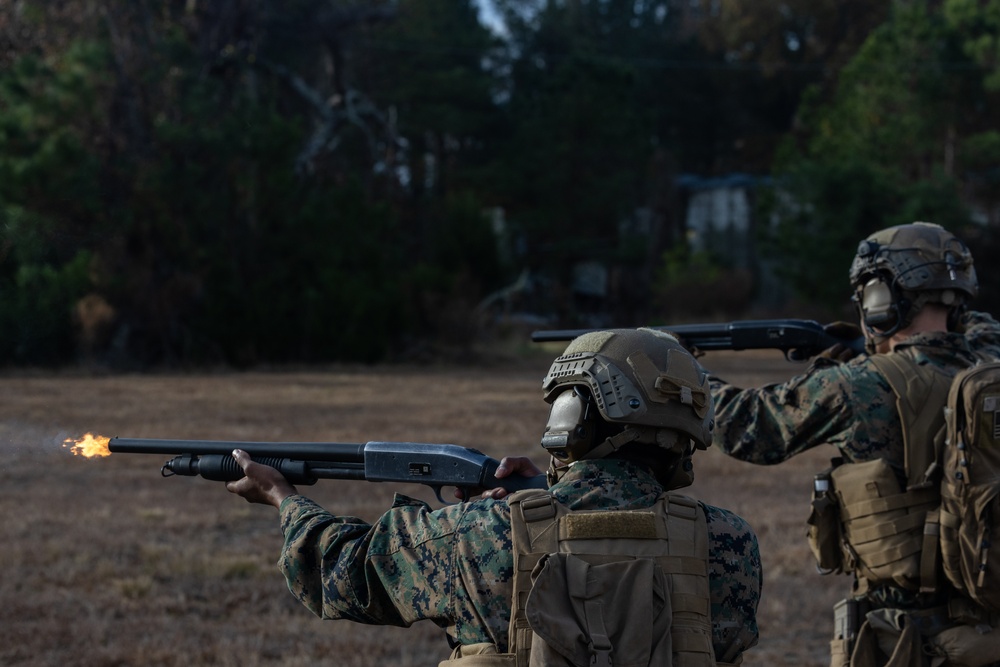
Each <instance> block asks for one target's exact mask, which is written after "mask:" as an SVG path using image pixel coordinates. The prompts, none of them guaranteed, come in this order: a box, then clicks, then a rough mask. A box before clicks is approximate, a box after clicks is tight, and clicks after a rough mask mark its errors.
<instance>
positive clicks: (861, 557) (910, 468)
mask: <svg viewBox="0 0 1000 667" xmlns="http://www.w3.org/2000/svg"><path fill="white" fill-rule="evenodd" d="M870 359H871V362H872V363H873V364H874V365H875V367H876V368H877V369H878V370H879V371H880V372H881V373H882V375H884V376H885V378H886V380H888V382H889V385H890V386H891V387H892V389H893V392H894V393H895V395H896V408H897V410H898V412H899V417H900V421H901V423H902V428H903V451H904V461H903V479H904V480H905V482H904V484H903V485H901V484H900V476H899V474H898V473H897V471H896V470H894V469H893V468H892V467H891V466H890V465H889V464H888V462H886V461H885V460H884V459H874V460H871V461H864V462H862V463H851V464H849V465H843V466H840V467H838V468H836V469H834V470H833V471H832V472H831V473H830V478H831V480H832V483H833V489H834V493H835V494H836V498H837V502H838V505H839V507H840V521H841V528H842V531H843V543H844V561H845V562H844V569H846V570H853V571H854V574H855V575H856V576H857V579H858V582H859V590H858V592H859V593H864V592H866V591H867V590H868V588H869V587H870V586H874V585H880V584H893V585H896V586H899V587H901V588H904V589H907V590H914V591H923V592H931V591H933V590H935V589H936V587H937V584H938V581H937V575H938V570H937V568H938V553H939V549H938V534H939V530H938V528H937V526H938V524H939V516H938V511H937V507H938V505H939V504H940V498H941V494H940V486H939V480H940V463H939V461H940V458H941V446H942V444H943V429H944V410H943V408H944V405H945V402H946V401H947V399H948V392H949V390H950V388H951V381H952V378H953V377H954V375H955V371H954V370H951V371H949V370H946V369H941V368H938V367H936V366H932V365H929V364H923V365H921V364H916V363H914V362H913V361H911V360H910V359H909V358H908V357H906V356H904V355H903V354H897V353H893V354H877V355H873V356H872V357H871V358H870Z"/></svg>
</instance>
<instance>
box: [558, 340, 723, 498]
mask: <svg viewBox="0 0 1000 667" xmlns="http://www.w3.org/2000/svg"><path fill="white" fill-rule="evenodd" d="M542 391H543V392H544V398H545V400H546V402H548V403H551V404H552V409H551V411H550V413H549V422H548V424H547V426H546V429H545V435H544V436H543V437H542V446H543V447H544V448H545V449H546V450H547V451H548V452H549V453H550V454H552V456H553V457H555V458H557V459H560V460H562V461H569V462H571V461H578V460H581V459H593V458H601V457H605V456H609V455H611V454H613V453H614V452H616V451H617V450H618V449H620V448H621V447H623V446H624V445H627V444H630V443H637V444H642V445H650V446H653V447H657V448H659V449H661V450H664V451H662V452H660V453H661V454H666V453H670V454H674V455H676V457H675V458H676V459H677V460H680V459H681V458H683V457H690V454H691V452H692V449H693V448H694V447H697V448H698V449H705V448H706V447H708V445H710V444H711V442H712V428H713V426H714V416H715V413H714V408H713V404H712V396H711V393H710V388H709V383H708V374H707V372H706V371H705V369H704V368H702V367H701V365H700V364H699V363H698V362H697V360H695V358H694V357H693V356H692V355H691V353H690V352H688V351H687V350H686V349H685V348H684V346H682V345H681V344H680V343H678V342H677V339H676V338H674V337H673V336H670V335H669V334H666V333H663V332H661V331H656V330H654V329H613V330H609V331H596V332H591V333H586V334H584V335H582V336H580V337H578V338H576V339H575V340H573V341H572V342H571V343H570V344H569V346H568V347H567V348H566V351H565V352H564V353H563V354H562V356H560V357H559V358H557V359H556V360H555V361H554V362H552V366H551V367H550V368H549V372H548V374H547V375H546V376H545V379H544V380H543V381H542ZM687 483H690V481H688V482H687Z"/></svg>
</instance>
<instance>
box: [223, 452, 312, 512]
mask: <svg viewBox="0 0 1000 667" xmlns="http://www.w3.org/2000/svg"><path fill="white" fill-rule="evenodd" d="M233 458H234V459H236V463H238V464H239V466H240V467H241V468H243V473H244V474H245V475H246V476H245V477H243V478H242V479H238V480H236V481H233V482H226V489H227V490H228V491H229V492H230V493H235V494H236V495H238V496H240V497H242V498H245V499H246V501H247V502H248V503H260V504H262V505H273V506H274V507H280V506H281V501H282V500H284V499H285V498H287V497H288V496H294V495H295V494H297V493H298V491H296V489H295V487H294V486H292V484H291V483H290V482H289V481H288V480H287V479H285V476H284V475H282V474H281V473H280V472H278V471H277V470H276V469H275V468H272V467H271V466H267V465H264V464H263V463H257V462H256V461H252V460H251V459H250V455H249V454H247V453H246V452H244V451H243V450H242V449H234V450H233Z"/></svg>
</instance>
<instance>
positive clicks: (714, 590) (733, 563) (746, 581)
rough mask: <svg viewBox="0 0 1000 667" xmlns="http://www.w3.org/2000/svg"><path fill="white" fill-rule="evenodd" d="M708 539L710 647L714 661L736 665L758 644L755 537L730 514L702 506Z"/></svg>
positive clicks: (758, 588) (760, 577) (758, 571)
mask: <svg viewBox="0 0 1000 667" xmlns="http://www.w3.org/2000/svg"><path fill="white" fill-rule="evenodd" d="M702 507H704V508H705V518H706V519H707V521H708V537H709V575H708V576H709V589H710V596H711V601H712V644H713V646H714V648H715V656H716V659H717V660H720V661H723V662H735V661H736V658H737V657H738V656H739V655H741V654H742V653H743V652H744V651H745V650H747V649H749V648H750V647H751V646H755V645H756V644H757V639H758V629H757V604H758V603H759V602H760V592H761V584H762V581H763V575H762V570H761V562H760V551H759V549H758V546H757V536H756V535H755V534H754V532H753V529H752V528H750V525H749V524H748V523H747V522H746V521H744V520H743V519H742V518H740V517H739V516H737V515H736V514H733V513H732V512H730V511H728V510H724V509H720V508H718V507H713V506H711V505H705V504H704V503H702Z"/></svg>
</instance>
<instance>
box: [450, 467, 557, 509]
mask: <svg viewBox="0 0 1000 667" xmlns="http://www.w3.org/2000/svg"><path fill="white" fill-rule="evenodd" d="M544 474H545V471H544V470H542V469H541V468H539V467H538V466H536V465H535V464H534V462H532V460H531V459H529V458H528V457H527V456H505V457H503V458H502V459H500V465H499V466H497V470H496V472H495V473H494V476H495V477H496V478H497V479H503V478H504V477H510V476H511V475H522V476H524V477H537V476H538V475H544ZM508 493H509V492H508V491H507V489H502V488H496V489H486V490H485V491H483V492H482V493H480V494H479V497H480V498H493V499H495V500H500V499H501V498H506V497H507V495H508ZM455 497H456V498H458V499H459V500H467V498H466V497H465V494H464V493H463V492H462V489H456V490H455Z"/></svg>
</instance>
